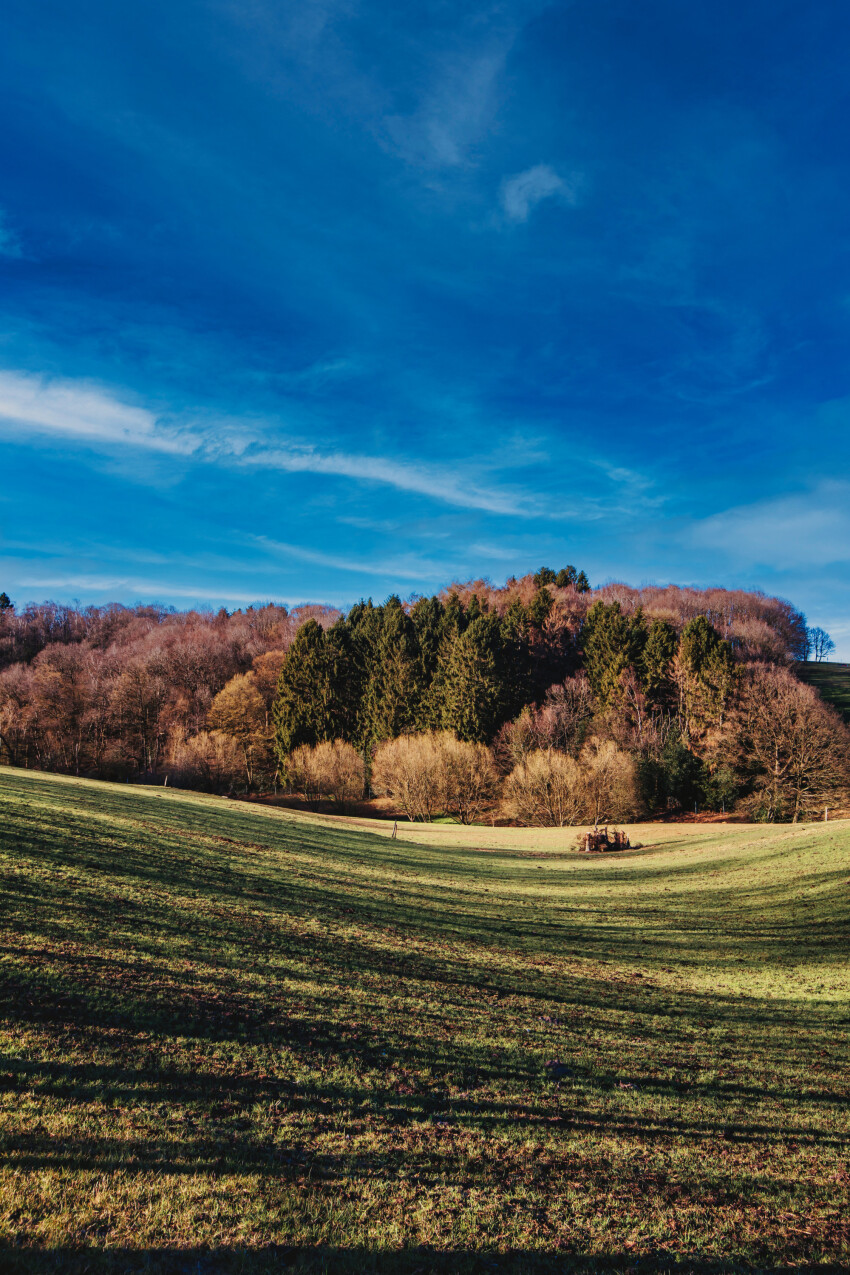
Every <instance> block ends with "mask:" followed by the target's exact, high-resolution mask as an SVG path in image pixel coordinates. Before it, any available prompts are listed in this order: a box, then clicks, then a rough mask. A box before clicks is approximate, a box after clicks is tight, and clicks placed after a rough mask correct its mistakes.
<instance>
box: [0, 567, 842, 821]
mask: <svg viewBox="0 0 850 1275" xmlns="http://www.w3.org/2000/svg"><path fill="white" fill-rule="evenodd" d="M813 633H814V638H813V636H812V634H813ZM823 637H826V635H822V636H821V635H820V631H814V630H809V629H808V628H807V625H806V620H805V617H804V616H803V615H802V614H801V613H800V612H799V611H798V610H796V609H795V608H794V607H793V606H792V605H791V604H790V603H788V602H786V601H784V600H782V599H779V598H773V597H768V596H766V595H764V594H761V593H756V592H743V591H739V590H727V589H721V588H718V589H708V590H697V589H692V588H679V587H675V586H667V587H656V586H652V587H645V588H640V589H638V588H632V587H630V586H628V585H624V584H608V585H604V586H602V587H601V588H595V589H591V587H590V584H589V582H588V579H587V577H586V575H585V573H584V572H582V571H577V570H576V568H574V567H572V566H569V567H565V568H563V569H562V570H560V571H558V572H556V571H554V570H551V569H549V568H541V569H540V571H538V572H536V573H535V574H534V575H528V576H525V577H523V578H521V579H514V578H512V579H509V580H508V581H507V582H506V583H505V585H503V586H498V587H497V586H494V585H492V584H491V583H490V582H489V581H486V580H475V581H470V582H467V583H464V584H459V583H455V584H453V585H450V586H448V587H447V588H445V589H444V590H442V591H441V592H440V593H438V594H435V595H434V596H431V597H411V598H409V599H407V600H404V601H402V600H401V599H400V598H398V597H396V596H392V597H390V598H388V599H387V600H386V601H385V602H384V603H382V604H379V605H376V604H374V603H373V602H372V601H371V600H369V601H361V602H359V603H357V604H356V605H355V606H353V607H352V608H351V609H350V610H348V611H347V612H345V613H342V612H340V611H339V610H337V609H335V608H333V607H329V606H320V605H315V606H314V605H310V606H302V607H298V608H293V609H292V610H289V609H287V608H286V607H284V606H281V605H275V604H273V603H269V604H267V605H262V606H255V607H248V608H245V609H241V610H236V611H233V612H228V611H226V610H224V609H222V610H220V611H218V612H212V611H209V612H204V611H188V612H178V611H175V610H173V609H170V608H165V607H156V606H141V605H139V606H135V607H125V606H121V605H117V604H115V605H110V606H105V607H85V608H79V607H63V606H59V605H56V604H53V603H44V604H40V605H28V606H25V607H22V608H20V609H18V608H17V607H15V606H14V605H13V603H12V602H11V600H10V599H9V598H8V597H7V596H6V595H5V594H3V595H0V761H1V762H3V763H5V764H7V765H13V766H24V767H31V768H39V769H44V770H54V771H60V772H64V773H68V774H76V775H85V776H90V777H94V778H104V779H112V780H128V781H131V782H148V783H170V784H172V785H179V786H183V787H188V788H197V789H200V790H207V791H213V792H222V793H234V794H235V793H240V792H241V793H245V792H248V793H255V794H260V793H269V792H271V793H276V794H278V795H280V796H281V797H288V798H292V799H301V800H305V801H308V802H310V803H311V804H313V805H314V806H318V805H320V804H322V803H327V808H330V809H340V810H343V809H350V808H352V807H353V806H355V805H357V804H358V803H360V802H362V801H364V800H366V799H370V798H372V799H377V803H378V804H377V806H376V807H375V809H376V811H378V812H384V813H387V812H392V813H402V812H403V813H404V814H405V815H406V816H407V817H409V818H410V819H424V820H429V819H433V818H436V817H438V816H444V817H449V818H452V819H456V820H458V821H460V822H464V823H467V822H473V821H477V820H481V819H486V820H487V821H488V822H489V821H491V820H492V821H493V822H496V821H499V822H513V823H519V824H527V825H531V826H535V825H540V826H543V825H550V826H551V825H555V826H564V825H570V824H584V823H601V822H613V821H626V820H629V819H634V818H637V817H652V816H657V815H669V816H671V817H676V816H677V815H678V816H681V815H683V814H685V813H689V812H695V813H697V814H698V813H700V812H705V811H715V810H716V811H720V812H724V811H725V812H727V813H728V812H731V811H733V810H734V811H736V812H738V813H739V814H741V815H742V816H744V817H747V818H752V819H760V820H770V821H782V820H798V819H801V818H807V817H815V816H817V817H823V814H824V812H825V810H827V809H828V808H831V809H833V810H835V809H836V808H840V807H841V806H842V805H843V804H844V803H846V802H847V800H848V797H847V793H848V768H850V734H848V730H847V727H846V726H845V725H844V724H843V722H842V721H841V719H840V717H839V716H838V715H837V714H836V713H835V712H834V711H833V710H832V709H831V708H830V707H829V706H828V705H827V704H825V703H824V702H823V701H822V700H821V698H820V697H819V695H818V694H817V692H816V691H815V690H814V689H813V688H812V687H811V686H808V685H805V684H804V683H803V682H801V681H800V680H799V679H798V678H797V676H796V675H795V667H796V665H797V664H798V663H799V662H800V661H803V660H805V659H806V658H807V657H808V655H809V653H810V652H811V651H812V649H813V648H817V647H818V644H820V645H821V646H822V638H823Z"/></svg>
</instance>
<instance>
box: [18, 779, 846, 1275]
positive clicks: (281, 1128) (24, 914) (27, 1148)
mask: <svg viewBox="0 0 850 1275" xmlns="http://www.w3.org/2000/svg"><path fill="white" fill-rule="evenodd" d="M389 830H390V829H389V828H388V826H387V825H383V826H382V827H381V828H380V830H377V831H376V830H374V829H369V828H368V827H363V826H359V825H357V824H356V823H355V822H354V821H348V822H347V821H341V820H333V819H321V818H316V817H310V816H302V815H294V814H292V813H288V812H282V811H278V810H269V809H262V808H257V807H254V806H250V805H246V804H243V803H237V802H229V801H225V800H222V799H216V798H207V797H203V796H198V795H189V794H181V793H175V792H170V791H168V790H163V789H139V788H128V787H126V786H124V787H121V786H118V785H106V784H94V783H88V782H86V781H84V780H72V779H64V778H58V777H55V776H47V775H38V774H32V773H24V772H21V771H11V770H0V872H2V881H0V888H2V901H0V920H1V921H2V930H3V934H2V938H0V947H1V948H2V961H0V996H1V997H2V1001H0V1270H2V1271H3V1272H4V1275H5V1273H6V1272H9V1273H10V1275H11V1273H13V1272H14V1273H17V1272H21V1273H23V1272H27V1273H29V1272H39V1273H41V1272H48V1271H50V1272H61V1271H86V1272H100V1271H104V1272H119V1271H121V1272H123V1271H147V1272H156V1271H169V1272H171V1271H175V1272H177V1271H179V1272H186V1273H187V1275H189V1273H191V1275H202V1273H203V1275H208V1273H210V1272H216V1271H223V1272H225V1271H226V1272H231V1271H233V1272H245V1273H248V1272H251V1273H253V1272H260V1271H266V1270H268V1271H272V1270H274V1271H278V1270H282V1269H286V1270H293V1271H328V1272H337V1271H339V1272H361V1271H363V1272H366V1271H375V1272H396V1271H398V1272H410V1273H411V1275H412V1273H413V1272H430V1271H446V1272H448V1271H497V1270H510V1271H517V1272H521V1271H527V1272H537V1271H541V1272H542V1271H547V1272H548V1271H553V1272H554V1271H561V1270H587V1271H607V1270H617V1271H634V1272H643V1271H648V1270H668V1269H669V1270H679V1271H689V1270H706V1271H708V1270H711V1271H732V1270H776V1269H779V1268H783V1269H784V1268H788V1267H795V1268H803V1267H805V1268H808V1269H811V1268H813V1267H817V1268H818V1269H821V1270H823V1269H833V1270H847V1269H850V1198H848V1197H850V1172H848V1127H849V1126H850V1112H849V1109H848V1102H847V1099H848V1091H850V1067H848V1061H850V1059H849V1058H848V1055H850V1032H848V1028H850V972H848V950H850V942H849V940H850V925H848V921H850V823H848V822H835V823H830V824H826V825H823V824H819V825H816V826H799V827H780V828H770V827H753V826H743V825H730V826H728V827H724V826H718V825H712V826H706V827H700V826H691V827H686V826H682V825H668V826H660V827H659V826H653V827H651V828H646V829H643V830H641V832H640V839H641V840H642V841H644V843H645V845H644V848H643V849H641V850H638V851H634V852H631V853H628V854H625V855H618V856H605V857H599V858H587V857H582V856H579V855H577V854H575V853H574V852H573V851H572V850H571V848H570V847H571V844H572V842H573V841H574V836H575V834H574V833H573V832H569V833H561V832H551V833H550V832H543V833H536V832H517V831H515V830H511V829H493V830H487V829H480V828H476V829H471V830H459V829H451V828H439V829H433V828H422V827H417V828H415V829H414V828H410V827H405V826H400V836H399V838H398V840H396V841H393V840H391V839H389V837H388V835H387V834H388V832H389ZM552 1059H558V1060H560V1062H561V1063H562V1064H563V1065H562V1067H561V1069H560V1071H561V1078H560V1080H558V1081H557V1082H556V1081H555V1080H554V1079H552V1078H551V1076H550V1073H549V1072H548V1071H547V1069H546V1067H545V1064H546V1062H547V1061H550V1060H552Z"/></svg>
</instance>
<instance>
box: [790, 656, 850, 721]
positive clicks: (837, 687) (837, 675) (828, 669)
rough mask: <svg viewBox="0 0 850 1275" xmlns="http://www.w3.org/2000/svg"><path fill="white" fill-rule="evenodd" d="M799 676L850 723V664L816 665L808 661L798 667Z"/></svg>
mask: <svg viewBox="0 0 850 1275" xmlns="http://www.w3.org/2000/svg"><path fill="white" fill-rule="evenodd" d="M797 676H798V677H800V678H802V680H803V681H804V682H808V683H809V684H810V685H811V686H814V687H815V689H816V690H817V691H819V692H820V694H821V696H822V698H823V699H825V700H826V702H827V704H832V705H833V706H834V707H835V708H837V709H838V711H839V713H841V714H843V716H844V720H845V721H846V722H850V664H829V663H827V662H826V661H825V660H824V661H823V662H822V663H820V664H816V663H815V662H814V661H811V660H810V661H807V662H806V663H805V664H798V665H797Z"/></svg>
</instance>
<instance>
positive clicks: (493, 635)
mask: <svg viewBox="0 0 850 1275" xmlns="http://www.w3.org/2000/svg"><path fill="white" fill-rule="evenodd" d="M504 654H505V653H504V645H503V642H502V627H501V623H500V621H499V617H498V616H497V615H479V616H478V617H477V618H476V619H474V620H473V621H472V623H471V624H470V625H469V626H468V627H467V628H465V629H464V630H463V631H462V632H461V631H460V630H458V631H456V632H455V635H454V637H453V639H452V641H451V645H450V647H449V648H448V652H447V658H446V662H445V673H444V684H443V726H444V728H445V729H446V730H451V731H454V733H455V734H456V735H457V737H458V738H459V739H466V740H469V741H470V742H471V743H484V742H486V741H488V740H490V739H492V738H493V736H494V734H495V733H496V731H497V729H498V728H499V726H500V725H501V724H502V722H503V721H504V720H505V718H506V716H507V713H508V711H509V704H510V694H509V678H510V672H509V670H508V669H507V668H506V667H505V658H504Z"/></svg>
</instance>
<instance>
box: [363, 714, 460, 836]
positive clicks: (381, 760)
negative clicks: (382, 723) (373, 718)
mask: <svg viewBox="0 0 850 1275" xmlns="http://www.w3.org/2000/svg"><path fill="white" fill-rule="evenodd" d="M438 741H439V736H438V735H437V734H436V733H435V732H427V733H423V734H421V735H401V736H399V738H398V739H389V740H387V741H386V743H384V744H381V746H380V747H379V748H378V750H377V752H376V753H375V757H374V760H373V762H372V787H373V788H374V789H375V792H377V793H380V794H383V795H385V796H387V797H392V798H393V800H394V801H397V802H398V804H399V805H400V806H401V808H402V810H403V811H404V813H405V814H406V815H407V817H408V819H409V820H410V821H411V823H413V822H414V821H415V820H421V821H423V822H425V823H430V822H431V820H432V819H433V817H434V815H435V814H437V812H438V811H439V809H440V802H441V799H442V797H443V793H444V780H443V759H442V755H441V749H440V745H439V742H438Z"/></svg>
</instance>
